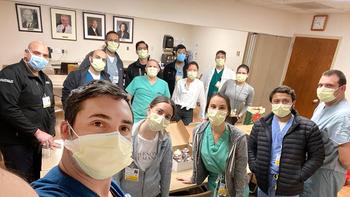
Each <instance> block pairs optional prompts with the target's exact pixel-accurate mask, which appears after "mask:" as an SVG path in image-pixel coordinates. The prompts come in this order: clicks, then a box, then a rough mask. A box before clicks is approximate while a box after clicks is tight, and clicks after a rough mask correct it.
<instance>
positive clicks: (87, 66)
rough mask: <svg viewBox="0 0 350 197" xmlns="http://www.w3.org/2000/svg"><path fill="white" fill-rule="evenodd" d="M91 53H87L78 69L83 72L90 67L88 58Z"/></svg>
mask: <svg viewBox="0 0 350 197" xmlns="http://www.w3.org/2000/svg"><path fill="white" fill-rule="evenodd" d="M91 53H92V52H90V53H88V54H87V55H86V56H85V58H84V60H83V61H82V62H81V64H80V66H79V69H81V70H84V69H87V68H89V66H90V60H89V56H90V54H91Z"/></svg>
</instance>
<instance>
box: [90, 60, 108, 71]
mask: <svg viewBox="0 0 350 197" xmlns="http://www.w3.org/2000/svg"><path fill="white" fill-rule="evenodd" d="M91 66H92V67H93V68H94V70H96V71H97V72H101V71H103V69H105V67H106V62H104V61H103V60H102V59H97V58H93V59H92V62H91Z"/></svg>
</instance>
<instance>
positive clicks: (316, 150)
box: [301, 124, 325, 181]
mask: <svg viewBox="0 0 350 197" xmlns="http://www.w3.org/2000/svg"><path fill="white" fill-rule="evenodd" d="M306 148H307V155H308V156H307V158H308V159H307V160H306V162H305V163H304V165H303V168H302V169H301V178H302V179H303V180H304V181H305V180H306V179H308V178H309V177H310V176H311V175H312V174H313V173H314V172H315V171H316V170H317V169H318V168H320V167H321V166H322V164H323V160H324V158H325V152H324V143H323V141H322V136H321V132H320V130H319V129H318V126H317V125H316V124H314V125H313V127H312V129H311V131H310V133H309V134H308V136H307V147H306Z"/></svg>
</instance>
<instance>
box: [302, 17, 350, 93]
mask: <svg viewBox="0 0 350 197" xmlns="http://www.w3.org/2000/svg"><path fill="white" fill-rule="evenodd" d="M349 18H350V14H330V15H329V18H328V23H327V26H326V30H325V31H321V32H318V31H311V30H310V28H311V22H312V19H313V15H303V16H299V19H298V21H300V22H299V23H298V25H297V29H296V31H295V34H296V35H307V36H312V37H326V38H327V37H328V38H336V39H337V38H338V39H340V41H339V44H338V49H337V52H336V54H335V58H334V60H333V64H332V66H331V67H332V68H334V69H339V70H342V71H343V72H344V73H345V75H346V76H347V78H348V80H350V58H349V57H350V56H349V51H350V23H349ZM347 98H350V90H347Z"/></svg>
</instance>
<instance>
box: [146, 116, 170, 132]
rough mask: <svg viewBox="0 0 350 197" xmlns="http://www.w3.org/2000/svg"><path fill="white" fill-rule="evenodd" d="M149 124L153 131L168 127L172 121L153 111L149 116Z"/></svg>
mask: <svg viewBox="0 0 350 197" xmlns="http://www.w3.org/2000/svg"><path fill="white" fill-rule="evenodd" d="M147 119H148V126H149V128H150V129H151V130H152V131H162V130H163V129H165V128H167V127H168V125H169V124H170V121H169V120H167V119H166V118H165V117H164V116H161V115H158V114H156V113H153V112H151V113H150V114H149V115H148V117H147Z"/></svg>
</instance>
